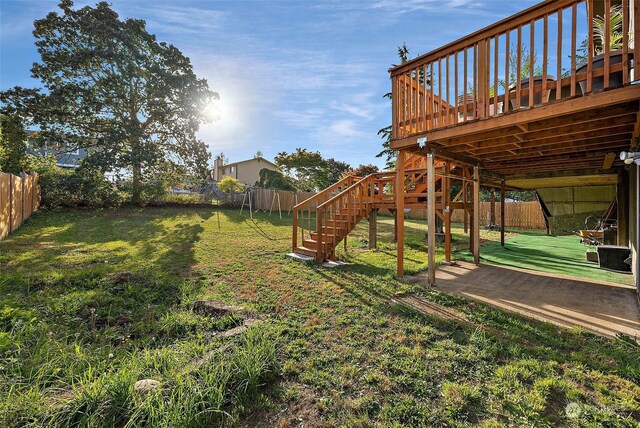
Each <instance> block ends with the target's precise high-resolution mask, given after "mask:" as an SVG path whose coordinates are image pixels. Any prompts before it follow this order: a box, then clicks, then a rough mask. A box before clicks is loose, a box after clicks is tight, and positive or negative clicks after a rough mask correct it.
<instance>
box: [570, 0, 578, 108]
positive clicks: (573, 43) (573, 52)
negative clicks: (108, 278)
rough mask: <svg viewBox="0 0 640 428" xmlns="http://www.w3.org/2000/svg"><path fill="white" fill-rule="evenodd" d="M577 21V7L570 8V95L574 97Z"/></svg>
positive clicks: (574, 5)
mask: <svg viewBox="0 0 640 428" xmlns="http://www.w3.org/2000/svg"><path fill="white" fill-rule="evenodd" d="M577 21H578V5H577V4H576V3H574V4H573V6H572V7H571V89H570V95H571V96H572V97H573V96H575V95H576V27H577Z"/></svg>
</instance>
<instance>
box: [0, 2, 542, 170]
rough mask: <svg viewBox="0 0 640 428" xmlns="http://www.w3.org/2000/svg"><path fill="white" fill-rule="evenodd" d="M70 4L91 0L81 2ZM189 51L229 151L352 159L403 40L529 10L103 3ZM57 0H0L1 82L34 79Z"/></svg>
mask: <svg viewBox="0 0 640 428" xmlns="http://www.w3.org/2000/svg"><path fill="white" fill-rule="evenodd" d="M75 3H76V6H82V5H86V4H94V3H95V2H89V1H76V2H75ZM110 3H111V4H112V6H113V8H114V9H115V10H116V11H118V13H119V14H120V16H121V17H134V18H141V19H145V20H146V21H147V26H148V30H149V31H150V32H152V33H155V34H156V35H157V36H158V38H159V39H160V40H163V41H167V42H170V43H173V44H174V45H176V46H177V47H178V48H179V49H181V50H182V51H183V52H184V53H185V54H186V55H187V56H189V57H190V58H191V61H192V62H193V64H194V67H195V70H196V73H197V74H198V76H200V77H204V78H206V79H207V80H208V82H209V86H210V87H211V88H212V89H213V90H216V91H218V92H219V93H220V96H221V119H220V120H219V121H217V122H214V123H211V124H206V125H204V126H203V127H202V128H201V131H200V137H201V138H202V139H203V140H204V141H205V142H206V143H207V144H208V146H209V148H210V150H211V152H212V153H213V154H217V153H219V152H224V153H225V154H226V155H227V156H228V157H229V158H230V159H231V160H232V161H238V160H243V159H245V158H249V157H252V156H253V154H254V153H255V152H256V151H257V150H261V151H262V152H263V153H264V155H265V157H267V158H269V159H272V158H273V157H274V156H275V155H276V153H278V152H280V151H292V150H294V149H295V148H296V147H304V148H308V149H310V150H319V151H320V152H321V153H322V154H323V156H325V157H334V158H336V159H339V160H343V161H346V162H349V163H350V164H352V165H354V166H357V165H358V164H360V163H375V164H378V165H380V166H382V165H383V164H384V161H383V160H381V159H377V158H375V154H376V153H378V151H379V149H380V144H381V140H380V138H379V137H378V135H377V131H378V129H380V128H382V127H383V126H386V125H387V124H388V123H389V122H390V117H391V112H390V104H389V102H388V100H386V99H384V98H382V96H383V95H384V94H385V93H386V92H388V90H389V87H390V81H389V76H388V73H387V70H388V68H389V66H390V65H391V64H392V63H394V62H397V54H396V47H397V46H398V45H400V44H402V43H403V42H406V43H407V44H408V46H409V48H410V50H411V55H412V56H414V55H416V54H421V53H426V52H428V51H430V50H432V49H435V48H438V47H439V46H441V45H444V44H446V43H448V42H451V41H453V40H455V39H457V38H459V37H462V36H464V35H466V34H469V33H471V32H473V31H475V30H477V29H480V28H482V27H484V26H486V25H489V24H491V23H493V22H495V21H498V20H500V19H502V18H505V17H507V16H509V15H512V14H514V13H516V12H518V11H520V10H522V9H525V8H527V7H529V6H531V5H533V4H535V3H536V1H532V0H518V1H514V0H511V1H508V0H481V1H475V0H404V1H400V2H396V1H391V0H372V1H339V2H334V1H321V2H313V1H285V0H280V1H212V0H209V1H179V0H174V1H171V2H163V1H145V0H137V1H133V0H126V1H125V0H113V1H111V2H110ZM57 4H58V1H57V0H0V24H1V33H0V90H4V89H7V88H10V87H12V86H14V85H22V86H26V87H34V86H37V85H38V82H37V81H35V80H33V79H32V78H31V77H30V72H29V69H30V68H31V64H32V63H33V62H34V61H36V60H38V55H37V52H36V50H35V47H34V44H33V43H34V38H33V35H32V34H31V31H32V29H33V21H34V19H38V18H41V17H44V16H45V15H46V13H48V12H49V11H52V10H56V9H57Z"/></svg>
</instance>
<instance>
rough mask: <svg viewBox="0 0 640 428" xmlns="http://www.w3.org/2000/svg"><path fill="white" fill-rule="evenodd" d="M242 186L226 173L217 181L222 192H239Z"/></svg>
mask: <svg viewBox="0 0 640 428" xmlns="http://www.w3.org/2000/svg"><path fill="white" fill-rule="evenodd" d="M243 188H244V186H243V185H242V183H240V182H239V181H238V180H236V179H235V178H233V177H229V176H228V175H226V176H224V177H223V178H222V180H220V181H219V182H218V189H220V191H222V192H224V193H229V192H241V191H242V189H243Z"/></svg>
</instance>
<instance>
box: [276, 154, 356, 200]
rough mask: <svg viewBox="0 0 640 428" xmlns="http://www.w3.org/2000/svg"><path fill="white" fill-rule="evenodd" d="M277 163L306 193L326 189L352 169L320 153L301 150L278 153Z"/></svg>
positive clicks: (344, 163) (346, 164)
mask: <svg viewBox="0 0 640 428" xmlns="http://www.w3.org/2000/svg"><path fill="white" fill-rule="evenodd" d="M275 162H276V165H278V168H280V170H281V171H283V172H284V173H285V174H287V175H288V176H290V177H291V178H292V179H294V180H295V181H296V187H297V188H298V189H300V190H306V191H316V190H320V189H324V188H325V187H328V186H330V185H331V184H333V183H335V182H337V181H338V180H340V177H341V176H342V175H344V174H345V173H346V172H347V171H349V170H350V169H351V166H350V165H349V164H348V163H346V162H342V161H338V160H335V159H333V158H329V159H324V158H323V157H322V155H321V154H320V152H311V151H309V150H307V149H301V148H297V149H296V151H295V152H291V153H287V152H280V153H278V154H277V155H276V157H275Z"/></svg>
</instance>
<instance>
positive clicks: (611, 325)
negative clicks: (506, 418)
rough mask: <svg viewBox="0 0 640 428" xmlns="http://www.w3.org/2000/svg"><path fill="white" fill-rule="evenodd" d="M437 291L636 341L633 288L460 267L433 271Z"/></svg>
mask: <svg viewBox="0 0 640 428" xmlns="http://www.w3.org/2000/svg"><path fill="white" fill-rule="evenodd" d="M436 288H437V289H440V290H442V291H446V292H451V293H454V294H458V295H461V296H464V297H468V298H470V299H473V300H477V301H480V302H483V303H486V304H488V305H491V306H494V307H498V308H501V309H504V310H507V311H512V312H517V313H519V314H522V315H525V316H528V317H531V318H535V319H538V320H541V321H547V322H550V323H553V324H556V325H559V326H563V327H573V326H581V327H583V328H585V329H588V330H591V331H593V332H595V333H598V334H601V335H604V336H608V337H615V336H616V334H618V333H623V334H626V335H628V336H630V337H632V338H634V339H636V340H640V310H639V309H638V302H637V298H636V294H635V289H634V288H633V287H632V286H627V285H621V284H613V283H607V282H600V281H592V280H587V279H579V278H572V277H568V276H563V275H557V274H550V273H545V272H537V271H531V270H526V269H519V268H513V267H504V266H494V265H481V266H476V265H475V264H473V263H469V262H459V264H458V265H457V266H455V265H454V266H441V267H439V268H438V269H437V270H436Z"/></svg>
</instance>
